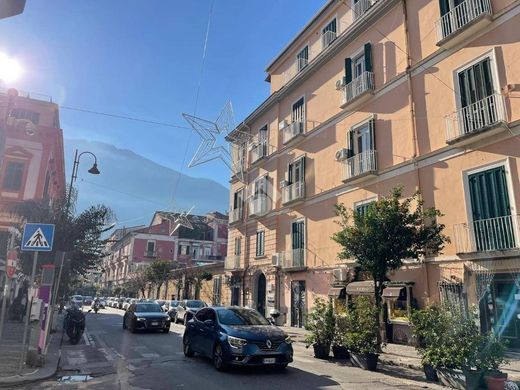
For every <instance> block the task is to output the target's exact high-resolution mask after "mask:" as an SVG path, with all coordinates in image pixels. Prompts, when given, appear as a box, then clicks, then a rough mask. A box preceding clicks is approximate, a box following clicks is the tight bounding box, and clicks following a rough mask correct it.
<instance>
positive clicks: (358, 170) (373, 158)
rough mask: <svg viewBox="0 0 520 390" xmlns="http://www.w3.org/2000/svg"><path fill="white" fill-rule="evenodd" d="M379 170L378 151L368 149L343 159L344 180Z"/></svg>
mask: <svg viewBox="0 0 520 390" xmlns="http://www.w3.org/2000/svg"><path fill="white" fill-rule="evenodd" d="M375 172H377V151H375V150H366V151H364V152H361V153H359V154H356V155H355V156H353V157H350V158H348V159H346V160H345V161H343V180H350V179H353V178H355V177H358V176H362V175H365V174H368V173H375Z"/></svg>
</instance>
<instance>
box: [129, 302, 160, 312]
mask: <svg viewBox="0 0 520 390" xmlns="http://www.w3.org/2000/svg"><path fill="white" fill-rule="evenodd" d="M135 311H136V312H138V313H139V312H140V313H162V310H161V307H160V306H159V305H158V304H157V303H138V304H137V305H136V306H135Z"/></svg>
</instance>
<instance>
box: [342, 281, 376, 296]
mask: <svg viewBox="0 0 520 390" xmlns="http://www.w3.org/2000/svg"><path fill="white" fill-rule="evenodd" d="M345 290H346V293H347V294H348V295H373V294H374V282H373V281H371V280H364V281H362V282H352V283H349V284H348V285H347V287H345Z"/></svg>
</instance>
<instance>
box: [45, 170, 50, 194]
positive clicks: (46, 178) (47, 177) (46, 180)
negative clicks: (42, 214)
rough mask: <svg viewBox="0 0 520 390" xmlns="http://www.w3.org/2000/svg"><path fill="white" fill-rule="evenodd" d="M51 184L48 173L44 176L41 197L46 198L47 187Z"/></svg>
mask: <svg viewBox="0 0 520 390" xmlns="http://www.w3.org/2000/svg"><path fill="white" fill-rule="evenodd" d="M50 182H51V176H50V175H49V172H47V174H46V175H45V184H44V185H43V197H44V198H46V197H47V196H48V195H49V185H50Z"/></svg>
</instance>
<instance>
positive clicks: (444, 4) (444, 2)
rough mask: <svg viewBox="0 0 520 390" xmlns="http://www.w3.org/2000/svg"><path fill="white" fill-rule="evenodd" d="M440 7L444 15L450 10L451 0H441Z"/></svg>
mask: <svg viewBox="0 0 520 390" xmlns="http://www.w3.org/2000/svg"><path fill="white" fill-rule="evenodd" d="M439 8H440V11H441V16H444V15H446V14H447V13H448V11H449V10H450V3H449V0H439Z"/></svg>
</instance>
